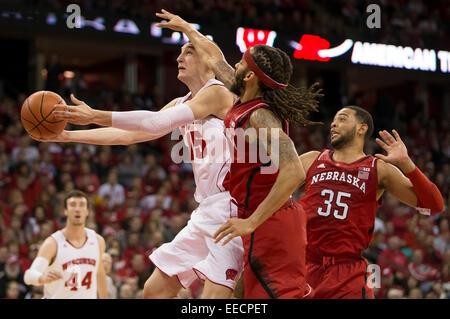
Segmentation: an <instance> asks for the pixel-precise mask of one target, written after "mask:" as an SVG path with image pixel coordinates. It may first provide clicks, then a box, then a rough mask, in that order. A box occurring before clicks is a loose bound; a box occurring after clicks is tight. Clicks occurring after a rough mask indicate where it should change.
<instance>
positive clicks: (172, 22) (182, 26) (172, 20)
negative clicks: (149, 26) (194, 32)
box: [156, 9, 189, 32]
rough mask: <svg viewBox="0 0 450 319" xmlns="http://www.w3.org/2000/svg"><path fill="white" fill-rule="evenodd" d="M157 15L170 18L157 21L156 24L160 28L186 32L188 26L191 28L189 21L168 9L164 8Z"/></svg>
mask: <svg viewBox="0 0 450 319" xmlns="http://www.w3.org/2000/svg"><path fill="white" fill-rule="evenodd" d="M156 16H157V17H159V18H162V19H166V20H169V21H168V22H165V23H164V22H160V23H157V24H156V26H157V27H159V28H169V29H172V30H174V31H181V32H184V31H185V30H186V28H189V23H187V22H186V21H184V20H183V19H181V18H180V17H179V16H177V15H175V14H172V13H170V12H169V11H167V10H164V9H162V10H161V13H159V12H157V13H156Z"/></svg>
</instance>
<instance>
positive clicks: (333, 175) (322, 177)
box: [311, 171, 366, 194]
mask: <svg viewBox="0 0 450 319" xmlns="http://www.w3.org/2000/svg"><path fill="white" fill-rule="evenodd" d="M322 181H338V182H345V183H348V184H351V185H353V186H355V187H357V188H359V189H360V190H361V191H362V192H363V193H364V194H365V193H366V182H363V181H361V180H360V179H359V178H357V177H355V176H353V175H351V174H347V173H345V172H342V173H340V172H335V171H331V172H323V173H318V174H316V175H314V176H313V177H312V180H311V185H312V184H314V183H317V182H322Z"/></svg>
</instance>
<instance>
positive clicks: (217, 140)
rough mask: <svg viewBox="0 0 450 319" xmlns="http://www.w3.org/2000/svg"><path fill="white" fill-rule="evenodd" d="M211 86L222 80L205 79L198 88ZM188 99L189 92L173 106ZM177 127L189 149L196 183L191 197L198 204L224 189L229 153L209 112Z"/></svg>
mask: <svg viewBox="0 0 450 319" xmlns="http://www.w3.org/2000/svg"><path fill="white" fill-rule="evenodd" d="M211 85H223V83H222V82H220V81H217V80H215V79H211V80H208V81H207V82H206V83H205V85H204V86H203V87H202V88H201V89H200V91H201V90H203V89H205V88H207V87H209V86H211ZM200 91H199V92H200ZM190 98H191V92H189V93H188V94H187V95H186V96H184V97H182V98H180V99H179V100H178V101H177V103H176V105H178V104H181V103H184V102H186V101H188V100H189V99H190ZM176 105H175V107H176ZM180 130H181V134H182V135H183V140H184V143H185V144H186V146H187V147H188V148H189V150H190V155H191V164H192V169H193V172H194V179H195V184H196V190H195V195H194V197H195V200H196V201H197V202H198V203H200V202H201V201H202V200H203V199H205V198H207V197H209V196H211V195H214V194H217V193H220V192H224V191H228V186H227V185H226V184H225V183H224V181H225V177H226V175H227V174H228V172H229V170H230V164H231V152H230V144H229V142H228V139H227V137H226V135H225V124H224V123H223V121H222V120H221V119H219V118H217V117H215V116H213V115H209V116H207V117H206V118H204V119H202V120H195V121H194V122H193V123H190V124H186V125H183V126H181V127H180Z"/></svg>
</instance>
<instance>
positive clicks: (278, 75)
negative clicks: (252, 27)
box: [157, 10, 319, 298]
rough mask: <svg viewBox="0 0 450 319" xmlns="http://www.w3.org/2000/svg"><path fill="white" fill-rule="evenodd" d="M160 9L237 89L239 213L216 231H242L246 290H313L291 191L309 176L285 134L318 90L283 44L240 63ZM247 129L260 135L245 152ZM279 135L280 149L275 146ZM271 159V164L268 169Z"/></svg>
mask: <svg viewBox="0 0 450 319" xmlns="http://www.w3.org/2000/svg"><path fill="white" fill-rule="evenodd" d="M157 16H158V17H160V18H164V19H168V20H169V21H168V22H167V23H160V24H159V25H157V26H159V27H168V28H171V29H173V30H176V31H181V32H183V33H185V34H186V35H187V36H188V38H189V40H190V41H191V42H192V43H193V45H194V46H195V47H196V48H197V50H198V52H199V54H201V55H202V56H203V57H204V59H205V61H207V63H208V64H209V65H210V67H211V69H213V70H214V72H215V74H216V76H217V77H218V79H220V80H221V81H222V82H223V83H224V84H225V85H226V86H227V87H228V88H229V89H230V90H231V91H232V92H233V93H235V94H236V95H237V96H238V98H237V99H236V100H235V102H234V105H233V107H232V108H231V109H230V111H228V113H227V115H226V117H225V120H224V122H225V126H226V127H227V128H229V129H234V133H232V134H233V135H232V138H233V140H234V146H235V147H234V151H235V154H234V158H233V159H234V161H233V162H232V164H231V168H230V192H231V195H232V197H234V199H235V201H236V203H235V204H236V205H237V206H238V212H239V217H240V218H232V219H230V220H228V221H227V222H226V223H225V224H224V225H223V226H222V227H220V228H219V229H218V230H217V232H216V234H215V238H216V242H219V241H221V240H222V239H224V241H223V243H222V244H223V245H225V244H227V243H228V242H229V241H230V240H231V239H232V238H234V237H236V236H242V238H243V242H244V261H245V266H244V297H245V298H308V297H310V296H311V295H312V289H311V287H310V286H309V285H308V284H307V282H306V281H305V275H306V268H305V248H306V229H305V227H306V216H305V214H304V212H303V210H302V209H301V207H300V205H298V203H296V202H294V201H293V200H291V199H290V196H291V194H292V193H293V191H294V190H295V189H296V188H297V186H298V185H299V184H300V183H301V182H303V180H304V178H305V176H304V173H303V168H302V165H301V162H300V161H299V160H298V155H297V152H296V150H295V148H294V144H293V142H292V141H291V139H290V138H289V136H288V120H289V121H291V122H296V123H299V124H301V125H306V124H309V123H310V122H309V121H308V120H307V119H306V115H307V114H308V113H309V112H310V111H317V100H316V98H317V96H318V95H319V93H318V92H317V91H315V89H314V88H310V89H297V88H294V87H292V86H290V85H289V81H290V77H291V75H292V64H291V62H290V60H289V57H288V56H287V54H286V53H284V52H283V51H282V50H280V49H276V48H272V47H270V46H266V45H258V46H255V47H253V48H251V49H249V50H247V51H246V52H245V53H244V55H243V57H242V59H241V61H240V62H238V63H237V64H236V65H235V67H236V71H235V70H234V69H233V68H232V67H231V66H230V65H229V64H228V63H227V62H226V61H225V59H224V56H223V54H222V52H221V50H220V49H219V48H218V47H217V46H216V45H215V44H214V43H213V42H212V41H210V40H208V39H207V38H206V37H204V36H203V35H202V34H201V33H199V32H198V31H196V30H195V29H193V28H192V27H191V26H190V25H189V24H188V23H187V22H186V21H184V20H182V19H181V18H180V17H178V16H176V15H173V14H171V13H169V12H167V11H165V10H163V11H162V13H157ZM239 128H241V129H242V130H239ZM249 129H254V132H255V135H254V136H253V137H250V138H249V139H248V140H247V139H246V140H245V152H244V153H243V154H239V153H238V150H239V147H238V145H239V142H238V140H239V139H241V140H242V138H243V135H244V134H245V133H244V130H249ZM275 135H276V136H277V137H276V138H274V141H273V140H272V136H275ZM275 143H277V144H278V146H279V149H278V151H275V152H272V151H271V150H272V146H273V144H275ZM261 148H264V149H263V150H262V151H263V152H265V153H267V155H268V159H267V160H266V161H264V160H263V159H262V158H258V159H257V160H256V161H254V162H252V161H251V157H252V155H254V154H255V153H253V152H256V154H259V151H260V150H261ZM271 166H273V167H274V168H275V169H274V171H273V172H271V173H269V172H268V171H267V172H264V168H268V167H271ZM299 229H300V231H299Z"/></svg>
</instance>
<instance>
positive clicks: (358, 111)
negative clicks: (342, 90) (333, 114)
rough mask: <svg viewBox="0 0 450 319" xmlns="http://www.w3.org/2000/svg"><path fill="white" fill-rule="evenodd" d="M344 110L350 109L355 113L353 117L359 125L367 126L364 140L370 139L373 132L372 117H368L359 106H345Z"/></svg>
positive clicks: (368, 114) (367, 113)
mask: <svg viewBox="0 0 450 319" xmlns="http://www.w3.org/2000/svg"><path fill="white" fill-rule="evenodd" d="M344 109H350V110H353V111H355V117H356V118H357V119H358V120H359V121H360V122H361V123H364V124H367V126H368V128H367V132H366V136H365V138H366V139H368V138H370V137H371V136H372V134H373V130H374V125H373V118H372V115H370V113H369V112H367V111H366V110H365V109H363V108H361V107H359V106H356V105H349V106H345V107H344Z"/></svg>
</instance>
